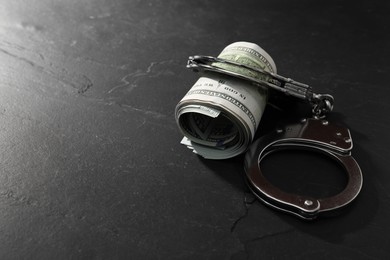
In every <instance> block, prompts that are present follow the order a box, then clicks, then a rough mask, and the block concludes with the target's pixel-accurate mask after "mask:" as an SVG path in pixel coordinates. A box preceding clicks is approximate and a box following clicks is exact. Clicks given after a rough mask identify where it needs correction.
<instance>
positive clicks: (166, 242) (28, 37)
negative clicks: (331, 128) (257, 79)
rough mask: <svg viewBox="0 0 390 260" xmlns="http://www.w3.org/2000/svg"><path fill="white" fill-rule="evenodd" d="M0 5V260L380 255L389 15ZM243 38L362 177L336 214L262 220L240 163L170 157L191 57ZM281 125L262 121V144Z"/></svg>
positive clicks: (285, 8) (197, 4) (180, 154)
mask: <svg viewBox="0 0 390 260" xmlns="http://www.w3.org/2000/svg"><path fill="white" fill-rule="evenodd" d="M0 6H1V7H0V151H1V153H0V258H1V259H54V258H60V259H69V258H72V259H78V258H85V259H109V258H111V259H112V258H113V259H115V258H121V259H124V258H127V259H176V258H177V259H294V258H298V259H331V258H338V259H385V258H388V257H389V256H390V250H389V247H388V245H389V244H388V240H389V238H390V235H389V233H390V228H389V226H388V220H389V218H390V203H389V199H390V195H389V194H390V193H389V182H390V177H389V176H390V174H389V167H388V166H387V163H388V161H389V154H388V151H389V146H390V141H389V132H388V131H389V130H390V128H389V126H390V117H389V112H388V111H389V110H390V106H389V102H388V100H389V96H388V95H389V86H388V83H387V77H388V74H389V72H390V66H389V62H388V59H389V54H390V51H389V46H390V41H389V31H390V30H389V24H390V18H389V17H390V16H389V15H388V13H389V11H390V7H389V4H388V2H386V1H378V0H374V1H354V2H351V3H346V1H315V2H314V1H308V0H307V1H257V0H256V1H254V0H253V1H252V0H248V1H219V0H218V1H203V0H199V1H157V0H148V1H124V0H119V1H109V0H85V1H76V0H69V1H49V0H39V1H38V0H35V1H22V0H16V1H6V0H2V1H1V3H0ZM242 40H243V41H250V42H255V43H257V44H259V45H260V46H261V47H263V48H264V49H265V50H266V51H267V52H269V53H270V54H271V56H272V57H273V58H274V60H275V62H276V65H277V67H278V72H279V73H280V74H282V75H285V76H290V77H292V78H294V79H296V80H298V81H302V82H305V83H308V84H310V85H312V86H313V87H314V88H315V90H316V91H318V92H321V93H330V94H332V95H334V97H335V99H336V103H335V109H334V113H333V114H332V115H331V117H332V119H334V120H335V121H337V122H339V123H341V124H345V125H347V126H348V127H349V128H350V129H351V132H352V137H353V139H354V144H355V147H354V150H353V155H354V157H355V158H356V159H357V161H358V162H359V163H360V166H361V168H362V171H363V174H364V186H363V190H362V192H361V194H360V195H359V197H358V199H357V201H355V203H353V205H351V207H349V209H348V210H347V211H346V212H343V214H341V215H340V216H338V217H334V218H323V219H319V220H318V221H315V222H305V221H302V220H299V219H296V218H294V217H292V216H289V215H286V214H283V213H279V212H276V211H273V210H271V209H269V208H268V207H265V206H264V205H263V204H261V203H260V202H258V201H257V200H255V198H254V197H253V196H252V195H251V193H250V192H249V191H248V189H247V187H246V184H245V182H244V178H243V174H244V171H243V157H242V156H239V157H237V158H234V159H230V160H224V161H207V160H204V159H201V158H200V157H198V156H196V155H194V154H192V153H191V152H190V151H189V150H187V149H186V148H185V147H184V146H181V145H180V144H179V142H180V139H181V135H180V133H179V130H178V129H177V126H176V123H175V119H174V108H175V105H176V104H177V102H178V101H179V100H180V99H181V98H182V96H183V95H184V94H185V93H186V91H188V89H189V88H190V87H191V86H192V84H193V83H194V82H195V80H196V79H197V75H196V74H194V73H192V72H190V71H187V70H186V69H185V64H186V59H187V57H188V56H189V55H194V54H204V55H217V54H218V53H219V52H220V51H221V50H222V49H223V48H224V47H225V46H226V45H228V44H230V43H232V42H235V41H242ZM285 115H286V113H280V112H275V111H272V109H271V108H267V111H266V115H265V116H264V122H262V125H263V127H262V130H260V132H259V135H261V134H262V133H265V132H267V131H268V130H269V129H271V128H272V127H273V124H274V123H275V122H276V121H277V120H278V119H279V117H283V116H285ZM261 131H262V132H261ZM302 156H306V157H305V158H309V157H307V156H309V155H302ZM285 157H287V158H284V160H287V161H288V160H289V159H288V157H291V156H288V155H287V156H285ZM294 160H295V159H294ZM315 162H317V160H316V159H315V158H311V159H310V160H306V161H305V163H306V164H307V165H306V166H307V167H308V168H309V169H314V170H315V169H316V168H315V167H316V164H315ZM270 164H271V165H270V167H271V168H272V167H273V166H272V162H271V163H270ZM281 170H282V171H283V167H282V169H281ZM285 170H287V169H285ZM301 178H303V179H304V180H305V179H307V178H309V177H307V176H306V177H305V176H303V177H301ZM310 178H311V179H312V178H313V176H311V177H310ZM332 178H333V177H332ZM280 179H283V177H281V178H280ZM311 179H310V180H311ZM336 179H337V178H336ZM313 181H315V178H314V180H313ZM328 181H332V180H328ZM297 182H298V183H300V179H297ZM336 183H338V182H336ZM290 184H291V183H287V187H288V186H289V185H290ZM281 185H283V183H282V184H281ZM335 185H336V186H337V185H338V184H335ZM298 186H299V185H298ZM305 187H306V186H301V187H298V188H301V189H305ZM314 187H316V186H314ZM329 187H330V188H331V187H332V185H330V184H327V185H326V187H325V188H329ZM322 188H324V187H322ZM314 190H316V188H314Z"/></svg>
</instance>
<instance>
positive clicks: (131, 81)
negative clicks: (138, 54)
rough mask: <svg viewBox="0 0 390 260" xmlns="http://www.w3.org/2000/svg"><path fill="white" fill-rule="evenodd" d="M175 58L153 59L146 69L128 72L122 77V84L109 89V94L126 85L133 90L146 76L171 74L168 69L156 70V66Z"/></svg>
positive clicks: (129, 89)
mask: <svg viewBox="0 0 390 260" xmlns="http://www.w3.org/2000/svg"><path fill="white" fill-rule="evenodd" d="M172 62H173V60H166V61H152V62H151V63H150V64H149V66H148V67H147V68H146V69H145V70H140V69H138V70H136V71H135V72H132V73H129V74H126V75H125V76H123V77H122V78H121V80H120V81H121V84H119V85H117V86H115V87H113V88H111V89H110V90H109V91H107V93H108V94H111V93H112V92H114V91H116V90H117V89H119V88H124V87H126V88H127V89H128V91H132V90H133V89H134V88H136V87H138V82H139V80H141V79H143V78H144V77H149V78H154V77H158V76H160V75H162V74H170V73H171V72H169V71H168V70H167V69H162V70H155V69H154V68H155V67H157V66H160V65H165V64H169V63H172Z"/></svg>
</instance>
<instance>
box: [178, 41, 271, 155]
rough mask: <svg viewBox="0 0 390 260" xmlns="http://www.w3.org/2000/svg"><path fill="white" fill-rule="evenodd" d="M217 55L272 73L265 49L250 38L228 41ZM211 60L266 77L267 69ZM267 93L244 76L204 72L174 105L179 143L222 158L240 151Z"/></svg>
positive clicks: (249, 139) (246, 143)
mask: <svg viewBox="0 0 390 260" xmlns="http://www.w3.org/2000/svg"><path fill="white" fill-rule="evenodd" d="M218 58H221V59H225V60H231V61H234V62H236V63H240V64H245V65H248V66H251V67H254V68H261V69H263V70H266V71H269V72H274V73H276V66H275V63H274V62H273V60H272V58H271V57H270V56H269V54H267V53H266V52H265V51H264V50H263V49H262V48H260V47H259V46H258V45H256V44H253V43H248V42H236V43H233V44H230V45H228V46H227V47H226V48H225V49H223V50H222V52H221V53H220V55H219V56H218ZM212 65H213V66H215V67H220V68H223V69H225V70H230V71H232V72H235V73H240V74H242V75H245V76H249V77H252V78H256V79H260V80H263V81H266V80H267V75H265V74H262V73H260V72H255V71H253V70H249V69H246V68H243V67H238V66H234V65H231V64H226V63H220V62H215V63H213V64H212ZM267 96H268V93H267V89H266V88H262V87H259V86H255V85H253V84H251V83H250V82H248V81H244V80H241V79H237V78H234V77H231V76H227V75H223V74H217V73H212V72H204V73H203V74H202V75H201V77H200V78H199V79H198V80H197V82H196V83H195V84H194V85H193V86H192V88H191V89H190V90H189V91H188V92H187V94H186V95H185V96H184V97H183V99H182V100H181V101H180V102H179V103H178V104H177V106H176V110H175V117H176V121H177V124H178V126H179V129H180V131H181V132H182V134H183V135H184V138H183V139H182V141H181V143H182V144H184V145H186V146H187V147H188V148H190V149H191V150H193V152H194V153H197V154H199V155H200V156H202V157H204V158H207V159H227V158H231V157H234V156H236V155H239V154H241V153H243V152H245V151H246V149H247V147H248V146H249V145H250V143H251V142H252V141H253V137H254V135H255V132H256V130H257V128H258V126H259V122H260V120H261V116H262V114H263V112H264V109H265V105H266V103H267Z"/></svg>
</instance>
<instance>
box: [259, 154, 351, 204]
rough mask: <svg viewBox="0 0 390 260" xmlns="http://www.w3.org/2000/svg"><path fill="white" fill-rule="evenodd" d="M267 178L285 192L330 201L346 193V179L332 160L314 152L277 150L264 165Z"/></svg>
mask: <svg viewBox="0 0 390 260" xmlns="http://www.w3.org/2000/svg"><path fill="white" fill-rule="evenodd" d="M261 170H262V173H263V175H264V177H265V178H266V179H267V180H268V181H269V182H270V183H271V184H272V185H274V186H275V187H277V188H279V189H281V190H282V191H284V192H288V193H292V194H296V195H301V196H310V197H314V198H319V199H320V198H327V197H331V196H333V195H336V194H338V193H340V192H341V191H343V190H344V188H345V186H346V185H347V175H346V173H345V170H344V169H343V167H342V166H341V165H340V164H338V163H337V162H336V161H335V160H333V159H332V158H330V157H328V156H326V155H324V154H322V153H320V152H318V151H312V150H310V151H309V150H301V149H283V150H277V151H274V152H272V153H270V154H268V155H267V156H266V157H264V158H263V159H262V161H261Z"/></svg>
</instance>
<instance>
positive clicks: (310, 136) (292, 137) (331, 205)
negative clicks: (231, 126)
mask: <svg viewBox="0 0 390 260" xmlns="http://www.w3.org/2000/svg"><path fill="white" fill-rule="evenodd" d="M214 62H218V63H225V64H229V65H233V66H238V67H241V68H245V69H248V70H251V71H253V72H258V73H262V74H265V75H267V76H268V78H269V80H268V81H262V80H259V79H255V78H252V77H248V76H246V75H242V74H239V73H235V72H233V71H230V70H226V69H223V68H220V67H216V66H213V63H214ZM187 68H190V69H193V70H195V71H199V70H201V71H202V70H205V71H211V72H216V73H222V74H225V75H229V76H232V77H236V78H240V79H243V80H246V81H249V82H251V83H252V84H254V85H258V86H266V87H268V88H269V89H271V90H275V91H277V92H282V93H284V94H286V95H289V96H293V97H296V98H298V99H301V100H304V101H307V102H309V103H310V104H311V106H312V113H313V118H308V119H303V120H302V121H301V122H299V123H297V124H292V125H286V126H284V128H280V129H277V130H275V131H274V132H272V133H270V134H268V135H265V136H262V137H260V138H259V139H257V140H256V141H254V142H253V144H252V145H251V146H250V148H249V150H248V151H247V153H246V155H245V163H244V169H245V172H246V181H247V184H248V186H249V188H250V190H251V191H252V192H253V193H254V195H255V196H256V197H257V198H259V199H260V200H261V201H262V202H264V203H265V204H266V205H268V206H271V207H273V208H275V209H277V210H281V211H284V212H287V213H291V214H293V215H295V216H298V217H300V218H303V219H306V220H313V219H316V218H317V217H318V216H319V215H323V214H324V213H326V212H333V211H335V210H338V209H341V208H343V207H344V206H346V205H348V204H349V203H351V202H352V201H353V200H354V199H355V198H356V197H357V195H358V194H359V192H360V190H361V188H362V185H363V176H362V172H361V170H360V167H359V165H358V163H357V162H356V160H355V159H354V158H353V157H352V155H351V150H352V147H353V144H352V138H351V135H350V132H349V130H348V129H347V128H345V127H341V126H338V125H335V124H333V123H331V122H329V121H328V120H326V119H325V117H326V114H327V113H329V112H331V111H332V109H333V103H334V99H333V97H332V96H331V95H328V94H315V93H313V90H312V88H311V87H310V86H308V85H306V84H303V83H300V82H297V81H294V80H292V79H290V78H286V77H283V76H280V75H277V74H275V73H272V72H267V71H265V70H262V69H259V68H253V67H250V66H247V65H244V64H241V63H236V62H234V61H230V60H224V59H220V58H215V57H211V56H200V55H198V56H191V57H189V59H188V63H187ZM285 148H298V149H309V150H312V151H316V152H321V153H323V154H325V155H326V156H329V157H330V158H331V159H333V160H335V161H336V162H338V163H339V164H340V165H341V166H343V168H344V170H345V172H346V173H347V177H348V181H347V185H346V186H345V188H344V190H343V191H341V192H340V193H339V194H336V195H334V196H331V197H328V198H321V199H317V198H312V197H309V196H301V195H297V194H291V193H287V192H285V191H282V190H281V189H279V188H277V187H275V186H274V185H273V184H271V183H270V182H269V181H268V180H267V179H266V177H265V176H264V174H263V173H262V170H261V168H260V163H261V161H262V160H263V159H264V158H265V157H266V156H267V155H269V154H271V153H273V152H275V151H278V150H281V149H285Z"/></svg>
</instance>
